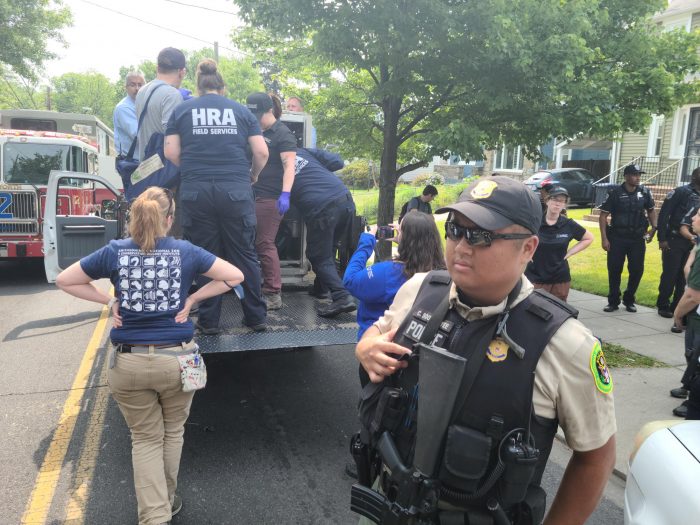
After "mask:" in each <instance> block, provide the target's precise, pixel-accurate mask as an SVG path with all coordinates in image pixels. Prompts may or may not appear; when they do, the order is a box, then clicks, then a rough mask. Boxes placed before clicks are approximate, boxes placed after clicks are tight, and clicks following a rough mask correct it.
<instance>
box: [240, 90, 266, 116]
mask: <svg viewBox="0 0 700 525" xmlns="http://www.w3.org/2000/svg"><path fill="white" fill-rule="evenodd" d="M245 105H246V106H248V109H249V110H250V111H251V112H252V113H253V115H255V116H256V117H259V116H260V115H262V114H263V113H267V112H268V111H270V110H271V109H272V99H271V98H270V95H268V94H267V93H260V92H258V93H251V94H250V95H248V98H247V99H246V101H245Z"/></svg>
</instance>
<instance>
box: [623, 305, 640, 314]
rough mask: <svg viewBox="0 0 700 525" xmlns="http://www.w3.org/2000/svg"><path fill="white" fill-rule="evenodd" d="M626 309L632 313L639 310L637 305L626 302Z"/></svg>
mask: <svg viewBox="0 0 700 525" xmlns="http://www.w3.org/2000/svg"><path fill="white" fill-rule="evenodd" d="M625 310H627V311H628V312H631V313H635V312H636V311H637V307H636V306H634V305H633V304H626V305H625Z"/></svg>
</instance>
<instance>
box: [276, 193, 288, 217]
mask: <svg viewBox="0 0 700 525" xmlns="http://www.w3.org/2000/svg"><path fill="white" fill-rule="evenodd" d="M287 210H289V192H288V191H283V192H282V193H280V196H279V198H278V199H277V211H278V212H280V215H284V214H285V213H287Z"/></svg>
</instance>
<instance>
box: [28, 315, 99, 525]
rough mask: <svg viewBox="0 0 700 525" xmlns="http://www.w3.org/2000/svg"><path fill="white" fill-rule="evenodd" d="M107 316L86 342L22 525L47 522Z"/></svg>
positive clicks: (37, 524)
mask: <svg viewBox="0 0 700 525" xmlns="http://www.w3.org/2000/svg"><path fill="white" fill-rule="evenodd" d="M108 317H109V309H108V308H107V306H105V307H104V308H103V309H102V312H101V313H100V318H99V319H98V320H97V325H96V326H95V330H94V331H93V332H92V337H91V338H90V342H88V345H87V348H86V349H85V354H83V359H82V361H81V362H80V367H79V368H78V373H77V374H76V376H75V379H74V380H73V386H72V387H71V390H70V393H69V394H68V398H67V399H66V402H65V403H64V404H63V412H62V413H61V417H60V418H59V420H58V425H57V426H56V430H55V431H54V434H53V438H52V440H51V443H50V444H49V448H48V450H47V451H46V455H45V456H44V461H43V462H42V464H41V468H40V469H39V474H38V475H37V477H36V481H35V482H34V488H33V489H32V494H31V496H30V497H29V501H28V502H27V507H26V509H25V511H24V514H23V515H22V520H21V523H22V524H26V525H30V524H32V525H34V524H36V525H43V524H44V523H45V522H46V517H47V516H48V513H49V509H50V508H51V503H52V502H53V497H54V494H55V492H56V485H58V480H59V478H60V477H61V468H62V466H63V462H64V460H65V457H66V452H67V451H68V445H69V444H70V441H71V438H72V436H73V431H74V430H75V423H76V421H77V419H78V416H79V415H80V409H81V406H82V402H83V397H84V395H85V389H86V387H87V386H88V381H89V380H90V373H91V371H92V368H93V365H94V362H95V356H96V355H97V350H98V349H99V348H100V342H101V341H102V336H103V335H104V332H105V327H106V326H107V319H108Z"/></svg>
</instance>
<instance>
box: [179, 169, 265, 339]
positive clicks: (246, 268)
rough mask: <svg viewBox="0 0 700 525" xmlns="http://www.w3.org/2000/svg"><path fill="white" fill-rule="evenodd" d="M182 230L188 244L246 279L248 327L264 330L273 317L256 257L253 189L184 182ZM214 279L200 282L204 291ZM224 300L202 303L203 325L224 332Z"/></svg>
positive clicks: (201, 181)
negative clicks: (221, 320) (261, 326)
mask: <svg viewBox="0 0 700 525" xmlns="http://www.w3.org/2000/svg"><path fill="white" fill-rule="evenodd" d="M180 202H181V203H182V226H183V230H184V234H185V238H186V239H187V240H189V241H190V242H191V243H192V244H195V245H197V246H201V247H202V248H204V249H205V250H207V251H209V252H211V253H213V254H214V255H216V256H217V257H221V258H222V259H224V260H226V261H228V262H230V263H231V264H233V265H234V266H236V267H237V268H238V269H239V270H241V272H243V275H244V277H245V280H244V281H243V283H242V286H243V290H244V291H245V297H244V298H243V300H242V301H241V306H242V307H243V315H244V316H245V319H244V321H245V323H247V324H248V325H256V324H262V323H264V322H265V319H266V317H267V309H266V306H265V301H263V299H262V292H261V273H260V263H259V262H258V254H257V252H256V251H255V224H256V219H255V201H254V199H253V190H252V188H250V187H248V188H245V187H242V186H241V184H240V183H235V182H222V181H221V180H197V181H188V180H185V181H182V184H181V185H180ZM207 282H209V279H208V278H206V277H204V276H200V277H199V278H198V279H197V284H198V285H199V287H202V286H204V285H205V284H206V283H207ZM221 299H222V296H221V295H217V296H216V297H212V298H211V299H207V300H206V301H202V304H201V305H200V307H199V323H200V324H201V325H202V326H204V327H206V328H216V327H218V326H219V318H220V316H221Z"/></svg>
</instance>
